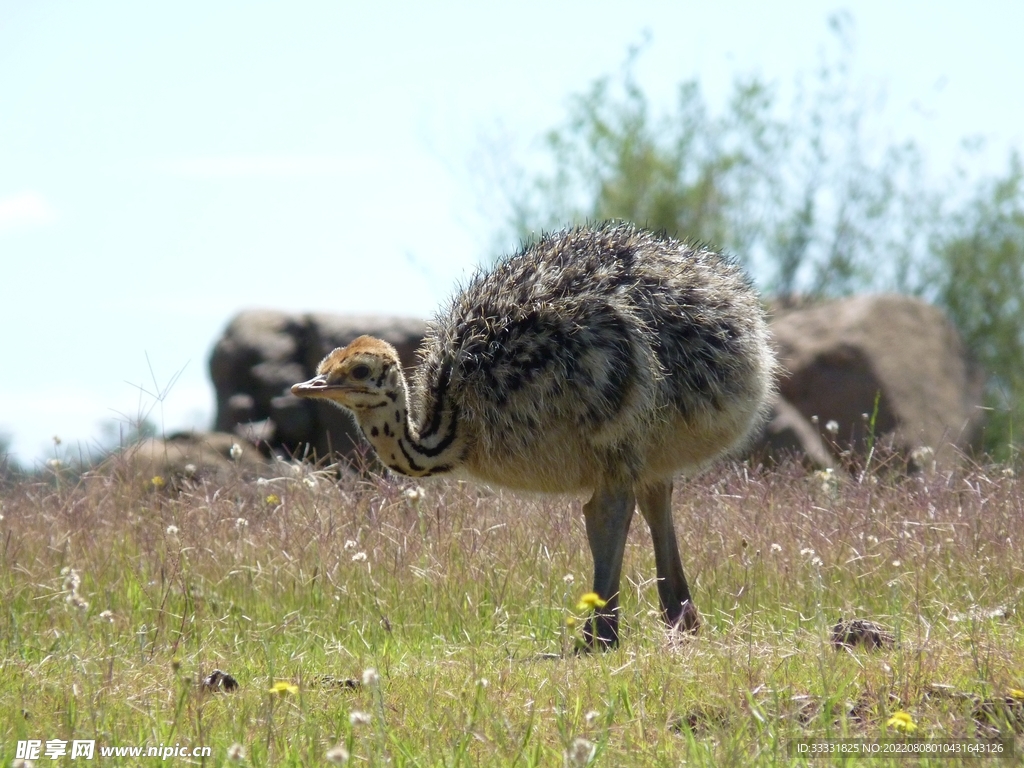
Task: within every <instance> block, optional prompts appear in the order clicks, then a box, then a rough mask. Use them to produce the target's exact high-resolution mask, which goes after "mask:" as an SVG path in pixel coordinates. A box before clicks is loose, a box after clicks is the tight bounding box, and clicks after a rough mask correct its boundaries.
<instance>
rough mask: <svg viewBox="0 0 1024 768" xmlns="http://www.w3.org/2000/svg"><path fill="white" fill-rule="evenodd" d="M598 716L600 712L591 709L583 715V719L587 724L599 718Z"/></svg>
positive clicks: (591, 723)
mask: <svg viewBox="0 0 1024 768" xmlns="http://www.w3.org/2000/svg"><path fill="white" fill-rule="evenodd" d="M600 716H601V713H600V712H598V711H597V710H596V709H592V710H590V711H589V712H587V714H585V715H584V716H583V719H584V721H586V723H587V725H593V724H594V721H595V720H597V718H599V717H600Z"/></svg>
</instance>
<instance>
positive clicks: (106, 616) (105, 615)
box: [100, 611, 114, 624]
mask: <svg viewBox="0 0 1024 768" xmlns="http://www.w3.org/2000/svg"><path fill="white" fill-rule="evenodd" d="M100 618H101V619H103V620H104V621H109V622H110V623H111V624H113V623H114V614H113V612H111V611H100Z"/></svg>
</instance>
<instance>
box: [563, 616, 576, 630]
mask: <svg viewBox="0 0 1024 768" xmlns="http://www.w3.org/2000/svg"><path fill="white" fill-rule="evenodd" d="M565 626H567V627H568V628H569V629H572V628H573V627H575V626H576V617H575V616H569V617H568V618H567V619H566V620H565Z"/></svg>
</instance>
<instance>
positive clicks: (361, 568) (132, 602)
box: [0, 464, 1024, 766]
mask: <svg viewBox="0 0 1024 768" xmlns="http://www.w3.org/2000/svg"><path fill="white" fill-rule="evenodd" d="M279 471H280V474H281V477H279V478H276V479H270V480H269V481H267V480H265V481H260V482H258V483H257V482H255V481H252V480H245V479H242V478H238V479H236V480H235V481H234V482H231V483H228V484H225V485H223V486H219V487H213V486H207V485H200V486H197V487H192V488H187V489H185V490H184V491H182V492H180V493H177V494H173V493H171V492H169V489H168V488H164V489H163V490H154V489H153V487H152V483H151V482H147V480H149V478H141V477H130V476H129V477H127V478H125V477H123V476H119V475H116V474H103V473H97V474H94V475H91V476H90V475H87V476H85V477H83V478H76V479H72V478H70V477H67V476H66V477H61V478H54V477H50V478H48V479H45V480H40V479H38V478H37V479H36V480H33V481H30V480H23V481H19V482H18V483H15V484H11V485H8V486H7V487H5V488H3V489H2V491H0V514H2V515H3V519H2V520H0V764H2V765H11V763H12V762H13V761H14V758H15V747H16V742H17V741H18V740H24V739H42V740H44V741H45V740H47V739H55V738H59V739H65V740H69V741H70V740H72V739H95V740H96V742H97V747H99V746H100V745H105V746H136V745H138V746H150V745H174V744H180V745H182V746H189V747H192V746H209V747H211V748H212V751H213V756H212V758H207V760H206V762H205V765H226V764H229V756H228V752H229V748H230V747H231V746H232V745H234V744H238V745H241V746H242V748H243V749H244V752H245V756H244V758H243V759H242V760H241V761H240V763H238V764H243V765H253V766H263V765H295V766H300V765H314V764H323V763H324V760H325V755H326V754H327V752H328V750H330V749H331V748H332V747H335V746H336V745H339V744H340V745H342V746H345V747H346V748H347V749H348V751H349V752H350V754H351V758H350V760H349V764H350V765H385V764H386V763H388V764H390V765H394V766H406V765H428V766H435V765H436V766H460V765H464V766H477V765H498V766H511V765H518V766H533V765H537V766H558V765H566V764H568V765H572V764H580V765H582V764H583V763H582V762H579V763H573V762H572V758H571V757H567V755H566V753H567V751H568V752H572V750H573V748H574V747H573V745H574V742H575V741H576V740H577V739H586V740H587V742H589V743H591V744H592V745H593V749H594V756H593V760H592V763H591V764H593V765H606V766H620V765H652V766H675V765H679V764H682V763H683V762H686V763H688V764H693V765H708V766H719V765H751V764H763V765H772V764H781V765H788V764H791V763H794V762H797V763H798V762H799V761H798V760H797V759H796V758H794V757H792V755H791V753H790V751H789V750H790V747H791V743H792V742H794V741H796V740H800V739H811V738H818V739H823V738H864V739H870V740H878V739H881V738H883V737H885V736H886V734H887V733H888V734H889V735H890V736H892V735H894V734H893V732H892V731H891V730H888V731H887V728H886V722H887V720H888V719H889V717H890V716H891V715H892V714H893V713H894V712H896V711H899V710H905V711H907V712H909V713H910V714H911V716H912V717H913V719H914V721H915V723H916V725H917V727H918V730H917V733H916V735H918V736H921V737H924V738H927V739H978V738H982V737H984V738H989V739H991V738H996V737H1001V738H1004V739H1006V738H1008V739H1010V740H1011V741H1012V740H1013V739H1014V738H1016V739H1017V758H1016V760H1017V761H1018V762H1019V761H1020V760H1021V757H1020V756H1021V755H1022V754H1024V749H1022V745H1021V735H1020V731H1021V730H1022V728H1021V721H1022V720H1024V718H1021V720H1018V719H1017V718H1018V716H1019V713H1020V706H1019V703H1015V700H1014V699H1012V698H1011V699H1007V698H1006V697H1007V696H1008V695H1009V694H1008V692H1009V691H1011V690H1013V689H1021V688H1024V624H1022V619H1021V611H1022V610H1024V605H1022V596H1024V547H1022V544H1024V541H1022V539H1024V492H1022V491H1024V487H1022V485H1021V481H1020V480H1019V479H1017V478H1015V477H1013V476H1012V474H1011V473H1008V472H1003V471H1001V470H1000V469H999V468H998V467H995V468H977V469H972V470H970V471H966V472H964V473H959V474H956V473H954V474H952V475H943V474H921V475H917V476H915V477H912V478H910V479H904V480H899V479H882V480H875V479H874V478H872V477H867V478H866V479H865V481H864V482H861V483H858V482H856V481H855V480H849V481H845V482H841V483H839V484H838V485H836V484H834V483H832V482H830V481H829V480H828V479H827V478H824V477H822V476H820V475H816V474H811V473H806V472H804V471H803V470H801V469H800V468H798V467H793V466H789V467H783V468H782V469H779V470H775V471H767V470H763V471H762V470H754V469H751V468H749V467H745V466H743V465H727V466H723V467H721V468H719V469H717V470H714V471H713V472H711V473H709V474H708V475H706V476H704V477H702V478H700V479H698V480H696V481H693V482H689V483H681V484H680V485H679V487H678V489H677V492H676V498H675V516H676V521H677V529H678V532H679V534H680V540H681V542H682V546H683V560H684V564H685V565H686V567H687V574H688V576H689V578H690V581H691V586H692V587H693V589H694V593H695V599H696V602H697V606H698V608H699V609H700V610H701V613H702V615H703V617H704V626H703V629H702V631H701V634H700V635H699V636H698V637H697V638H689V637H685V638H672V637H670V636H669V635H668V634H667V633H666V631H665V630H664V628H663V626H662V624H661V620H660V618H659V616H658V605H657V593H656V589H655V584H654V581H653V577H654V562H653V554H652V552H651V546H650V541H649V535H648V532H647V530H646V527H645V525H644V523H643V520H642V518H641V517H639V516H637V518H636V519H635V520H634V523H633V530H632V531H631V534H630V543H629V546H628V548H627V555H626V565H625V569H624V579H623V585H622V591H623V597H622V604H623V644H622V646H621V647H620V648H618V649H616V650H613V651H610V652H606V653H597V654H593V655H583V656H576V655H574V654H573V652H572V651H573V647H574V643H575V635H578V634H579V632H580V627H579V625H577V626H576V627H575V628H574V629H570V628H568V627H567V619H569V618H571V617H572V618H576V619H582V618H583V617H582V616H581V615H578V614H576V602H577V600H578V598H579V596H580V595H581V594H582V593H583V592H586V591H588V589H589V583H590V568H591V563H590V555H589V551H588V550H587V547H586V536H585V533H584V528H583V521H582V517H581V503H580V500H572V499H559V498H537V497H521V496H517V495H514V494H510V493H504V492H502V493H497V492H493V491H489V490H487V489H482V488H479V487H477V486H474V485H472V484H466V483H459V482H439V483H431V484H428V485H425V486H424V487H425V491H424V493H423V496H422V498H420V499H418V500H417V499H411V498H409V496H408V495H407V493H406V491H408V490H411V489H412V488H414V487H415V486H414V485H412V484H409V483H405V482H399V481H397V480H391V479H375V480H370V481H360V480H355V479H347V480H344V481H343V482H341V483H340V484H338V483H336V482H334V480H333V479H332V477H331V476H330V475H328V474H326V473H314V472H311V471H310V470H309V469H306V468H301V467H292V466H288V465H284V464H282V465H280V468H279ZM268 497H271V498H270V499H269V501H268ZM274 497H276V498H274ZM175 529H176V530H175ZM65 569H74V574H77V577H78V580H79V583H78V584H77V586H76V585H75V583H74V582H75V578H74V576H73V575H72V574H71V573H70V571H66V572H65V573H63V575H62V571H64V570H65ZM840 617H845V618H853V617H858V618H868V619H871V620H874V621H878V622H880V623H883V624H885V625H887V626H888V627H890V628H891V629H892V630H893V631H894V633H895V634H896V636H897V638H898V640H899V645H898V647H896V648H893V649H888V650H882V651H874V652H871V651H867V650H863V649H860V650H855V651H836V650H835V649H834V648H833V647H832V646H831V644H830V642H829V638H830V632H831V627H832V625H833V624H834V623H835V622H836V621H837V620H838V619H839V618H840ZM368 668H373V669H376V670H378V672H379V675H380V681H379V683H378V684H370V685H362V684H359V685H358V686H356V687H348V686H346V685H339V684H338V683H339V682H341V681H344V680H345V679H348V678H351V679H355V680H360V679H361V677H362V675H363V672H364V670H366V669H368ZM214 669H220V670H223V671H225V672H227V673H229V674H231V675H232V676H234V677H235V678H236V679H237V680H238V682H239V683H240V688H239V690H237V691H235V692H233V693H225V692H215V693H204V692H202V691H201V690H200V686H199V685H198V683H199V681H200V680H201V679H202V678H204V677H205V676H207V675H209V674H210V672H211V671H212V670H214ZM324 676H330V678H333V679H334V682H332V681H331V679H328V678H325V677H324ZM276 681H289V682H291V683H293V684H295V685H297V686H298V690H297V692H296V693H284V694H277V693H271V692H270V689H271V687H272V686H273V684H274V683H275V682H276ZM939 686H951V688H943V687H939ZM986 702H987V704H988V707H987V714H986V713H984V712H982V711H981V708H982V704H984V703H986ZM353 712H365V713H368V714H369V715H370V717H371V720H370V722H369V724H363V725H360V724H353V723H352V722H351V720H350V716H351V714H352V713H353ZM1015 729H1016V731H1017V733H1016V734H1015ZM576 750H577V751H578V753H579V755H580V756H581V757H582V758H586V756H587V754H588V753H589V752H590V747H589V746H588V745H587V744H585V743H577V745H576ZM96 759H97V760H98V761H99V762H100V763H103V762H107V763H111V764H114V763H117V762H118V761H117V760H115V759H113V758H108V759H100V758H99V757H98V756H97V758H96ZM155 761H156V758H139V759H137V760H136V761H135V763H132V762H131V760H128V759H123V760H121V761H120V763H122V764H138V765H153V764H154V763H155ZM79 762H82V761H67V762H65V763H64V764H67V765H77V764H79ZM168 762H171V763H184V764H189V763H193V764H199V762H200V761H199V760H198V759H195V760H193V759H185V758H171V759H170V760H169V761H168ZM848 762H849V763H851V764H852V763H853V762H856V761H853V760H851V761H848ZM932 763H933V764H935V765H944V766H948V765H952V764H956V763H957V761H955V760H954V761H951V760H948V759H943V760H933V761H932ZM38 764H40V765H42V764H60V763H59V762H54V761H50V760H49V759H47V758H45V757H44V758H43V760H41V761H39V762H38ZM812 764H814V765H825V764H841V761H838V760H832V761H822V760H817V761H813V763H812ZM871 764H872V765H886V764H892V765H909V764H915V762H914V760H913V759H911V760H910V762H908V761H907V759H896V760H890V761H886V760H876V761H874V762H873V763H871ZM921 764H928V763H927V762H926V761H923V762H922V763H921ZM988 764H993V765H994V764H998V763H988Z"/></svg>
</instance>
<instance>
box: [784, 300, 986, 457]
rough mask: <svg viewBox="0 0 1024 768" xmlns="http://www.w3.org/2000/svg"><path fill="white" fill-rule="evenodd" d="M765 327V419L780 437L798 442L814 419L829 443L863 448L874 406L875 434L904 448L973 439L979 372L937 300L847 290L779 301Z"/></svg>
mask: <svg viewBox="0 0 1024 768" xmlns="http://www.w3.org/2000/svg"><path fill="white" fill-rule="evenodd" d="M772 331H773V333H774V335H775V341H776V347H777V350H778V353H779V359H780V362H781V363H782V365H783V368H784V373H783V376H782V378H781V381H780V382H779V393H780V396H781V402H780V404H779V406H778V407H777V408H776V413H775V420H774V422H773V424H774V426H775V427H776V428H777V429H776V436H778V435H780V434H782V435H785V437H783V438H780V439H782V440H783V441H784V440H785V439H790V440H793V441H795V442H797V443H801V442H803V441H804V439H805V438H802V437H801V434H803V435H805V436H806V434H807V427H808V425H809V424H814V427H813V430H814V433H815V435H816V436H817V437H819V438H820V437H824V438H825V440H824V442H825V443H826V444H828V445H829V446H831V448H832V450H833V451H846V450H852V451H854V452H863V451H864V450H865V449H866V444H867V441H868V435H869V431H870V428H869V425H870V420H871V418H872V416H873V417H874V436H875V439H876V440H884V441H886V442H887V443H888V444H891V445H892V446H893V447H894V448H895V449H897V450H898V451H901V452H904V453H905V454H906V455H907V456H908V457H909V456H910V455H912V454H913V453H914V451H915V449H918V448H930V449H931V450H932V451H934V452H935V453H934V458H935V460H936V461H939V462H942V463H945V462H948V461H950V460H952V459H953V458H954V457H955V456H956V455H958V451H957V449H968V448H970V447H972V446H973V445H974V444H975V443H976V441H977V439H978V437H979V434H980V429H981V426H982V422H983V417H984V412H983V410H982V409H981V396H982V388H983V385H984V377H983V374H982V372H981V370H980V368H979V367H978V366H977V365H975V364H974V363H973V362H972V361H971V358H970V355H969V354H968V353H967V351H966V350H965V349H964V346H963V344H962V342H961V340H960V337H959V335H958V334H957V332H956V329H955V328H954V327H953V326H952V325H951V324H950V323H949V321H948V320H947V319H946V318H945V316H944V315H943V314H942V312H941V311H940V310H938V309H937V308H935V307H933V306H931V305H929V304H926V303H925V302H923V301H920V300H919V299H915V298H912V297H909V296H899V295H870V296H855V297H852V298H847V299H840V300H836V301H829V302H825V303H822V304H819V305H816V306H811V307H806V308H799V309H792V310H780V311H778V312H777V313H776V316H775V318H774V320H773V321H772ZM876 403H877V406H876ZM794 410H795V412H796V413H794ZM865 414H867V415H868V416H867V419H866V418H865V416H864V415H865ZM801 416H802V419H800V418H799V417H801ZM830 422H832V423H831V424H830ZM787 424H788V425H789V426H786V427H785V428H782V427H783V426H784V425H787ZM826 427H830V429H826ZM772 434H773V433H772V425H770V426H769V430H768V432H767V435H768V439H771V438H772ZM812 442H814V443H815V444H814V445H813V446H811V447H810V449H807V448H806V447H804V448H803V450H804V452H805V453H808V454H814V455H815V457H814V460H815V462H816V463H819V464H821V463H823V462H822V461H821V459H820V441H812ZM918 455H920V453H918Z"/></svg>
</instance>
